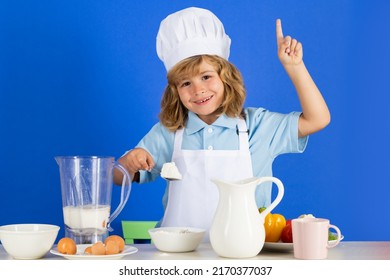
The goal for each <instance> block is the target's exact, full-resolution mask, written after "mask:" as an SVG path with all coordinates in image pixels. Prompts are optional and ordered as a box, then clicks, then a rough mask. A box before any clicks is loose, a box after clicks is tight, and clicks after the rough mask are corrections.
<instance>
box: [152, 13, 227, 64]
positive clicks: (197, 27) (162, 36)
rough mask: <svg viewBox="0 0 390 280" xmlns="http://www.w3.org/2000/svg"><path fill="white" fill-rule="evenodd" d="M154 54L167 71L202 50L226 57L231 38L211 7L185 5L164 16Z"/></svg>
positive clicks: (202, 51) (200, 52) (205, 52)
mask: <svg viewBox="0 0 390 280" xmlns="http://www.w3.org/2000/svg"><path fill="white" fill-rule="evenodd" d="M156 48H157V55H158V57H159V58H160V59H161V60H162V62H163V63H164V65H165V68H166V69H167V71H169V70H170V69H171V68H172V67H173V66H174V65H175V64H176V63H178V62H179V61H181V60H183V59H185V58H188V57H191V56H194V55H201V54H210V55H218V56H220V57H222V58H225V59H228V57H229V53H230V38H229V36H228V35H226V34H225V30H224V27H223V24H222V22H221V21H220V20H219V19H218V18H217V17H216V16H215V15H214V14H213V13H212V12H210V11H208V10H205V9H200V8H194V7H191V8H187V9H184V10H181V11H178V12H176V13H173V14H171V15H169V16H167V17H166V18H165V19H164V20H163V21H162V22H161V24H160V29H159V31H158V34H157V42H156Z"/></svg>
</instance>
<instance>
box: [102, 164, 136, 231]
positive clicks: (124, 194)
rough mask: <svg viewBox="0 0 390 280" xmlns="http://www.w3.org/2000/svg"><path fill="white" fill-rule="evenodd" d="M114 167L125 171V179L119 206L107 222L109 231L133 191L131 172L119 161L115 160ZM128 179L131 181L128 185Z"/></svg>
mask: <svg viewBox="0 0 390 280" xmlns="http://www.w3.org/2000/svg"><path fill="white" fill-rule="evenodd" d="M114 168H117V169H119V171H120V172H122V173H123V180H122V187H121V200H120V202H119V205H118V207H117V208H116V209H115V211H114V212H113V213H112V214H111V215H110V218H109V219H108V223H107V229H108V231H113V229H112V228H111V227H110V224H111V222H112V221H113V220H114V219H115V218H116V217H117V216H118V215H119V213H120V212H121V211H122V209H123V207H124V206H125V204H126V202H127V200H128V199H129V197H130V192H131V177H130V174H129V172H127V170H126V169H125V168H124V167H123V166H122V165H120V164H119V163H117V162H114ZM126 181H127V182H129V183H128V184H127V185H126Z"/></svg>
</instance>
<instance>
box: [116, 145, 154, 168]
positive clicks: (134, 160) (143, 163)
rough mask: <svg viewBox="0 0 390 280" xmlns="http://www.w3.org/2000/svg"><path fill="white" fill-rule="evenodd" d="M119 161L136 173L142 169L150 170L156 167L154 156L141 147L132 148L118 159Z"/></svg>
mask: <svg viewBox="0 0 390 280" xmlns="http://www.w3.org/2000/svg"><path fill="white" fill-rule="evenodd" d="M118 162H119V163H120V164H121V165H123V166H124V167H125V168H126V169H127V170H128V171H129V172H130V173H131V174H135V173H137V172H138V171H140V170H147V171H150V170H152V168H153V167H154V161H153V158H152V156H151V155H150V154H149V153H148V152H147V151H146V150H144V149H141V148H135V149H133V150H131V151H130V152H128V153H127V154H125V155H124V156H123V157H121V158H120V159H118Z"/></svg>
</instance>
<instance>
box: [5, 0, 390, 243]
mask: <svg viewBox="0 0 390 280" xmlns="http://www.w3.org/2000/svg"><path fill="white" fill-rule="evenodd" d="M188 6H199V7H204V8H209V9H211V10H212V11H213V12H214V13H215V14H216V15H217V16H218V17H219V18H220V19H221V21H222V22H223V23H224V25H225V29H226V32H227V33H228V35H229V36H230V37H231V38H232V48H231V56H230V61H231V62H233V63H234V64H235V65H236V66H237V67H238V68H239V69H240V70H241V72H242V74H243V76H244V79H245V83H246V88H247V93H248V98H247V101H246V105H247V106H255V107H260V106H261V107H265V108H267V109H269V110H272V111H279V112H290V111H293V110H300V106H299V102H298V99H297V96H296V94H295V92H294V88H293V86H292V84H291V82H290V80H289V79H288V77H287V75H286V73H285V72H284V70H283V67H282V66H281V64H280V62H279V60H278V58H277V55H276V42H275V19H276V18H281V19H282V22H283V31H284V33H285V35H292V36H294V37H296V38H298V39H299V40H300V41H301V42H302V43H303V47H304V60H305V63H306V65H307V67H308V69H309V70H310V72H311V74H312V76H313V78H314V80H315V81H316V83H317V85H318V87H319V88H320V89H321V91H322V93H323V95H324V97H325V99H326V101H327V103H328V105H329V108H330V110H331V114H332V122H331V124H330V125H329V126H328V127H327V128H326V129H325V130H323V131H321V132H319V133H317V134H315V135H313V136H311V137H310V140H309V145H308V147H307V150H306V151H305V153H303V154H300V155H297V154H294V155H283V156H281V157H279V158H278V159H277V160H276V162H275V164H274V175H275V176H276V177H278V178H280V179H281V180H282V181H283V182H284V184H285V188H286V191H285V197H284V198H283V200H282V202H281V204H279V205H278V206H277V208H276V209H275V210H274V212H278V213H282V214H283V215H285V216H286V218H294V217H297V216H299V215H300V214H302V213H313V214H314V215H315V216H320V217H326V218H329V219H330V220H331V222H332V223H333V224H335V225H337V226H339V227H340V229H341V231H342V232H343V234H344V236H345V240H349V241H354V240H378V241H381V240H390V224H389V218H388V204H389V203H388V200H389V199H388V197H389V194H390V191H389V182H388V178H387V175H388V174H389V171H390V169H389V163H388V159H389V158H390V145H389V140H388V136H389V131H390V130H389V128H390V125H389V122H388V117H387V109H388V102H387V100H388V98H387V95H388V94H389V89H388V81H389V78H388V73H389V71H388V66H389V62H390V59H389V56H390V52H389V50H388V48H389V45H390V44H389V42H390V36H389V34H388V27H389V26H390V20H389V16H388V15H389V8H390V4H389V2H387V1H370V3H368V1H366V2H363V1H347V0H326V1H325V0H324V1H313V0H301V1H282V0H267V1H236V0H229V1H227V0H224V1H157V0H156V1H125V0H123V1H119V0H115V1H114V0H107V1H102V0H97V1H96V0H95V1H92V0H91V1H86V0H67V1H54V0H53V1H49V0H40V1H29V0H25V1H19V0H1V2H0V189H1V192H0V225H4V224H10V223H28V222H33V223H53V224H58V225H60V226H61V227H62V228H63V220H62V205H61V194H60V184H59V171H58V167H57V164H56V162H55V160H54V157H55V156H57V155H111V156H114V157H116V158H118V157H119V156H121V155H122V154H123V153H124V152H125V151H126V150H127V149H130V148H132V147H133V146H134V145H135V144H136V143H137V142H138V141H139V140H140V138H141V137H142V136H143V135H144V134H145V133H147V131H148V130H149V129H150V128H151V126H152V125H153V124H154V123H155V122H157V121H158V118H157V114H158V112H159V105H160V98H161V93H162V91H163V89H164V87H165V84H166V80H165V74H166V72H165V69H164V67H163V64H162V63H161V62H160V61H159V60H158V58H157V55H156V52H155V38H156V34H157V30H158V27H159V23H160V21H161V20H162V19H163V18H164V17H166V16H167V15H168V14H170V13H172V12H174V11H176V10H179V9H182V8H185V7H188ZM164 188H165V184H164V182H163V181H162V180H161V179H159V180H158V181H156V182H155V183H152V184H148V185H136V184H134V185H133V190H132V193H131V196H130V199H129V201H128V203H127V205H126V206H125V208H124V210H123V211H122V213H121V214H120V215H119V217H118V218H117V219H116V220H115V221H114V223H113V227H114V229H115V231H114V233H116V234H121V225H120V221H121V220H123V219H126V220H158V219H160V217H161V215H162V206H161V197H162V194H163V192H164ZM113 196H114V197H113V207H114V206H115V205H116V204H117V202H118V197H119V187H114V194H113ZM62 236H63V229H62V230H61V232H60V234H59V237H62Z"/></svg>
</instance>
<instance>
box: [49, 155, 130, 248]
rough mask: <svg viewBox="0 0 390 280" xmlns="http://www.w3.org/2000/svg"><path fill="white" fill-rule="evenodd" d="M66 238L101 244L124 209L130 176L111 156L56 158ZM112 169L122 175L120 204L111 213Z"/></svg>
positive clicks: (81, 242) (79, 242) (77, 241)
mask: <svg viewBox="0 0 390 280" xmlns="http://www.w3.org/2000/svg"><path fill="white" fill-rule="evenodd" d="M55 160H56V161H57V164H58V165H59V169H60V179H61V193H62V206H63V215H64V223H65V236H67V237H70V238H72V239H73V240H74V241H75V242H76V243H77V244H93V243H96V242H98V241H103V240H104V239H105V238H106V237H107V236H108V231H112V229H111V227H110V223H111V222H112V221H113V220H114V219H115V218H116V217H117V216H118V215H119V213H120V212H121V211H122V209H123V207H124V206H125V204H126V202H127V200H128V198H129V196H130V191H131V177H130V175H129V173H128V172H127V171H126V169H125V168H124V167H123V166H122V165H120V164H119V163H117V162H116V161H115V160H114V158H113V157H97V156H58V157H55ZM114 168H117V169H118V170H119V171H121V172H122V173H123V181H122V188H121V198H120V203H119V205H118V206H117V208H116V210H115V211H114V212H113V213H112V214H111V215H110V213H111V194H112V186H113V173H114Z"/></svg>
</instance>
